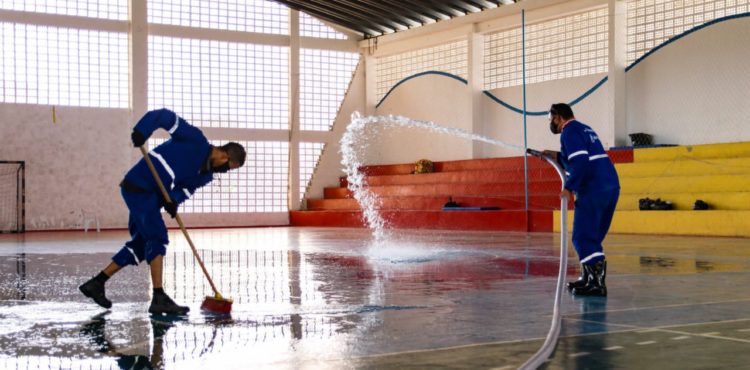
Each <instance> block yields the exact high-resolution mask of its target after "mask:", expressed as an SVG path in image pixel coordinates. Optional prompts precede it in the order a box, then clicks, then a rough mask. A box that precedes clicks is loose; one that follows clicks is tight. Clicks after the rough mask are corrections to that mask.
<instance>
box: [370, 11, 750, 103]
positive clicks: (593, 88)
mask: <svg viewBox="0 0 750 370" xmlns="http://www.w3.org/2000/svg"><path fill="white" fill-rule="evenodd" d="M744 17H750V12H747V13H740V14H734V15H728V16H726V17H721V18H716V19H714V20H712V21H709V22H706V23H704V24H701V25H698V26H695V27H693V28H691V29H689V30H687V31H685V32H683V33H681V34H679V35H677V36H673V37H671V38H670V39H669V40H667V41H665V42H663V43H661V44H659V46H656V47H655V48H653V49H651V50H649V51H648V52H647V53H646V54H644V55H643V56H641V57H640V58H638V59H636V60H635V61H634V62H633V63H631V64H630V65H629V66H627V67H626V68H625V72H628V71H630V70H631V69H632V68H633V67H635V66H636V65H638V64H639V63H640V62H642V61H643V60H644V59H646V58H647V57H649V56H650V55H651V54H653V53H655V52H656V51H658V50H660V49H661V48H663V47H665V46H667V45H669V44H671V43H673V42H675V41H677V40H679V39H681V38H683V37H685V36H687V35H689V34H691V33H693V32H696V31H699V30H701V29H703V28H706V27H709V26H712V25H714V24H717V23H721V22H724V21H728V20H732V19H737V18H744ZM424 75H439V76H445V77H450V78H452V79H454V80H457V81H460V82H461V83H463V84H464V85H467V84H468V81H466V79H465V78H463V77H460V76H456V75H454V74H451V73H448V72H441V71H425V72H420V73H417V74H414V75H411V76H409V77H406V78H404V79H403V80H401V81H399V82H398V83H397V84H395V85H394V86H393V87H391V89H390V90H388V92H387V93H386V94H385V96H383V98H382V99H380V101H379V102H378V104H377V105H375V107H376V108H378V107H380V105H381V104H383V102H384V101H385V99H386V98H388V96H389V95H390V94H391V92H393V90H395V89H396V88H397V87H398V86H400V85H401V84H403V83H404V82H406V81H409V80H411V79H413V78H417V77H421V76H424ZM607 80H608V77H604V78H602V79H601V80H600V81H599V82H597V83H596V84H595V85H594V86H593V87H592V88H590V89H589V90H587V91H586V92H585V93H583V94H582V95H581V96H579V97H578V98H576V99H574V100H573V101H571V102H570V103H569V105H570V106H574V105H576V104H578V103H580V102H581V101H582V100H583V99H585V98H587V97H588V96H589V95H591V94H592V93H593V92H594V91H596V90H597V89H598V88H599V87H601V86H602V85H603V84H604V83H605V82H607ZM483 93H484V95H487V96H488V97H489V98H490V99H492V100H493V101H494V102H496V103H498V104H500V105H502V106H503V107H505V108H507V109H509V110H511V111H513V112H516V113H518V114H523V109H520V108H517V107H514V106H512V105H510V104H508V103H506V102H504V101H502V100H501V99H499V98H498V97H496V96H495V95H492V93H491V92H490V91H488V90H485V91H483ZM526 114H527V115H529V116H543V115H545V114H547V111H546V110H545V111H533V112H526Z"/></svg>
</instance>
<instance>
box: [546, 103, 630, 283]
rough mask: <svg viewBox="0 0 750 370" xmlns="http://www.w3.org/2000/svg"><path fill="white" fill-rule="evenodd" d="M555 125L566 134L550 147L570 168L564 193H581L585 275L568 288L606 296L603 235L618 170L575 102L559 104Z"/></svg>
mask: <svg viewBox="0 0 750 370" xmlns="http://www.w3.org/2000/svg"><path fill="white" fill-rule="evenodd" d="M549 125H550V131H552V133H553V134H560V146H561V150H560V153H556V152H548V151H545V153H546V154H554V156H556V157H557V158H556V159H557V161H558V162H560V163H561V164H562V165H563V167H564V168H565V172H567V179H566V181H565V189H564V190H563V191H562V194H560V195H566V196H567V197H568V199H573V193H575V216H574V220H573V246H574V247H575V249H576V252H577V253H578V258H579V260H580V261H581V277H580V278H579V279H578V280H576V281H572V282H569V283H568V290H570V291H571V292H572V293H573V294H575V295H582V296H600V297H603V296H606V295H607V286H606V285H605V278H606V274H607V261H606V260H605V257H604V250H603V247H602V241H604V238H605V237H606V236H607V232H608V231H609V226H610V224H611V223H612V216H613V215H614V213H615V207H616V206H617V199H618V198H619V196H620V181H619V179H618V177H617V171H616V170H615V166H614V165H612V161H610V159H609V156H608V155H607V152H605V151H604V147H603V146H602V143H601V141H599V136H598V135H597V134H596V132H594V130H593V129H591V127H589V126H587V125H585V124H583V123H581V122H579V121H577V120H576V118H575V116H574V115H573V110H572V109H571V108H570V106H569V105H567V104H564V103H558V104H553V105H552V107H550V110H549Z"/></svg>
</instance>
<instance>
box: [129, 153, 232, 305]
mask: <svg viewBox="0 0 750 370" xmlns="http://www.w3.org/2000/svg"><path fill="white" fill-rule="evenodd" d="M138 148H140V149H141V153H142V154H143V159H144V160H145V161H146V165H147V166H148V169H149V170H151V174H152V175H154V180H156V185H159V189H160V190H161V194H162V195H163V196H164V200H165V201H167V203H172V199H171V198H170V197H169V192H167V188H165V187H164V184H163V183H162V182H161V179H160V178H159V173H158V172H156V168H155V167H154V163H153V162H151V158H149V156H148V152H147V151H146V147H144V146H143V145H141V146H139V147H138ZM174 218H175V220H177V224H179V225H180V230H182V233H183V234H184V235H185V239H187V241H188V244H190V249H191V250H192V251H193V256H195V259H196V260H198V264H199V265H200V266H201V269H202V270H203V274H204V275H206V279H208V283H209V284H211V289H213V291H214V295H215V296H216V297H217V298H221V294H220V293H219V291H218V290H217V289H216V285H214V281H213V280H212V279H211V276H210V275H209V274H208V270H206V266H205V265H203V261H202V260H201V257H200V256H199V255H198V250H196V249H195V245H194V244H193V240H192V239H190V235H188V232H187V229H185V224H183V223H182V218H180V215H179V214H175V217H174Z"/></svg>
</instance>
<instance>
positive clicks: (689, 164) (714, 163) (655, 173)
mask: <svg viewBox="0 0 750 370" xmlns="http://www.w3.org/2000/svg"><path fill="white" fill-rule="evenodd" d="M616 167H617V174H618V175H619V176H620V178H621V179H622V178H627V177H669V176H708V175H735V174H746V173H748V172H750V157H741V158H675V159H673V160H665V161H650V162H642V163H620V164H617V165H616Z"/></svg>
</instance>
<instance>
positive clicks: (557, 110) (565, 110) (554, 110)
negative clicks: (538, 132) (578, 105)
mask: <svg viewBox="0 0 750 370" xmlns="http://www.w3.org/2000/svg"><path fill="white" fill-rule="evenodd" d="M549 112H550V114H555V115H558V116H560V118H562V119H571V118H573V109H571V108H570V105H567V104H565V103H557V104H552V106H551V107H550V108H549Z"/></svg>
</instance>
